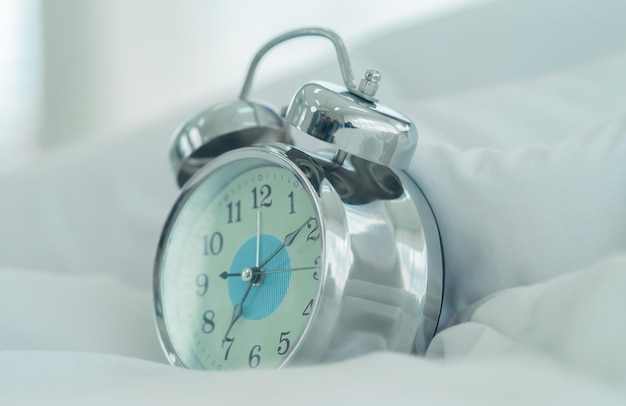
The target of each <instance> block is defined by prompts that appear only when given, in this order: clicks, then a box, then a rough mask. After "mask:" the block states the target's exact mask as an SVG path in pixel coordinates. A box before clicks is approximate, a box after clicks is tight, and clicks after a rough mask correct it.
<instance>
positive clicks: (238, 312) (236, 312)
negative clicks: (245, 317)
mask: <svg viewBox="0 0 626 406" xmlns="http://www.w3.org/2000/svg"><path fill="white" fill-rule="evenodd" d="M250 289H252V281H250V283H248V289H246V292H245V293H244V294H243V297H242V298H241V301H240V302H239V303H237V305H236V306H235V307H234V308H233V317H232V319H231V321H230V325H229V326H228V330H226V334H224V339H223V340H222V345H223V343H224V342H226V341H228V333H230V330H231V329H232V328H233V326H234V325H235V322H236V321H237V320H239V318H240V317H241V314H242V313H243V302H245V301H246V298H247V297H248V293H250Z"/></svg>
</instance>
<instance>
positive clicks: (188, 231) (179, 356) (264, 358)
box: [155, 159, 322, 369]
mask: <svg viewBox="0 0 626 406" xmlns="http://www.w3.org/2000/svg"><path fill="white" fill-rule="evenodd" d="M246 161H250V162H252V163H250V162H248V163H246ZM317 213H318V212H317V210H316V206H315V204H314V202H313V200H312V198H311V197H310V195H309V192H308V191H307V189H306V188H305V187H304V186H303V184H302V182H301V181H300V180H299V179H298V178H297V177H296V175H294V174H293V173H292V172H291V171H290V170H288V169H286V168H284V167H282V166H279V165H277V164H274V163H271V162H270V161H263V160H260V159H248V160H246V159H242V160H238V161H234V162H231V163H228V164H226V165H224V166H223V167H220V168H219V169H217V170H215V171H213V172H211V173H210V174H209V175H208V176H206V177H204V178H203V180H201V181H199V182H197V183H196V184H195V186H194V187H193V189H192V190H191V192H190V193H188V194H187V195H186V198H185V199H184V200H182V202H179V203H178V204H177V208H176V209H175V212H174V214H173V215H172V216H171V220H170V223H169V226H168V227H166V231H165V232H164V235H163V236H162V240H161V247H160V250H161V254H160V256H159V258H158V259H157V266H156V274H155V275H156V281H157V282H156V289H157V295H156V306H157V317H158V318H159V317H160V318H161V319H162V320H161V321H160V326H159V328H160V333H161V338H162V341H163V343H164V346H165V347H166V350H167V352H168V353H169V357H170V361H171V362H173V363H177V364H182V365H184V366H186V367H188V368H196V369H233V368H263V367H277V366H279V365H281V364H282V363H283V362H284V361H285V360H286V359H287V357H288V356H289V355H290V354H291V353H292V351H293V350H294V348H295V347H296V345H297V343H298V342H299V340H300V338H301V337H302V335H303V333H304V331H305V329H306V328H307V326H308V324H309V321H310V320H311V317H312V314H313V313H314V310H315V308H316V305H317V299H318V295H319V290H320V279H321V264H322V241H321V238H320V235H321V234H320V227H321V225H320V222H319V218H318V214H317ZM159 313H160V314H159Z"/></svg>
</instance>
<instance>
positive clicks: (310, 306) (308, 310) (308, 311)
mask: <svg viewBox="0 0 626 406" xmlns="http://www.w3.org/2000/svg"><path fill="white" fill-rule="evenodd" d="M311 310H313V299H311V300H309V303H308V304H307V305H306V307H305V308H304V311H303V312H302V315H303V316H308V315H309V314H311Z"/></svg>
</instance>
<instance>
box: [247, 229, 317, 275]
mask: <svg viewBox="0 0 626 406" xmlns="http://www.w3.org/2000/svg"><path fill="white" fill-rule="evenodd" d="M311 220H314V217H309V218H308V219H307V220H306V221H305V222H304V223H302V225H301V226H300V227H298V228H296V229H295V230H294V231H292V232H290V233H289V234H287V235H286V236H285V238H284V239H283V243H282V244H281V245H279V246H278V248H276V249H275V250H274V252H272V253H271V254H270V256H269V257H267V259H266V260H265V261H263V262H262V263H261V264H260V265H259V269H262V268H263V267H264V266H265V265H267V263H268V262H270V261H271V260H272V258H274V257H275V256H276V254H278V253H279V252H280V250H282V249H283V248H285V247H288V246H290V245H291V244H292V243H293V241H294V240H295V239H296V237H297V236H298V233H299V232H300V231H302V229H303V228H304V227H306V225H307V224H309V223H310V222H311Z"/></svg>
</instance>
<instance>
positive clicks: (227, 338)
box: [222, 337, 235, 361]
mask: <svg viewBox="0 0 626 406" xmlns="http://www.w3.org/2000/svg"><path fill="white" fill-rule="evenodd" d="M234 342H235V338H234V337H233V338H230V337H224V339H223V340H222V348H224V345H228V348H227V349H226V354H224V361H228V353H230V349H231V347H232V346H233V343H234ZM226 343H228V344H226Z"/></svg>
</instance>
